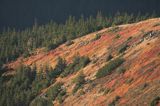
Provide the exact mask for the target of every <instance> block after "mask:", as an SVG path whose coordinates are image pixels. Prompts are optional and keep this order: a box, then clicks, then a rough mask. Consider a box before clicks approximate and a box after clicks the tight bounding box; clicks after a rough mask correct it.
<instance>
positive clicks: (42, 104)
mask: <svg viewBox="0 0 160 106" xmlns="http://www.w3.org/2000/svg"><path fill="white" fill-rule="evenodd" d="M29 106H53V104H52V102H51V101H49V100H46V99H43V98H41V97H39V98H36V99H35V100H34V102H32V103H31V104H30V105H29Z"/></svg>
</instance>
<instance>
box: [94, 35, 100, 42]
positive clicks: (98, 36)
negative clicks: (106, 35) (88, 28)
mask: <svg viewBox="0 0 160 106" xmlns="http://www.w3.org/2000/svg"><path fill="white" fill-rule="evenodd" d="M100 38H101V36H100V35H99V34H96V36H95V38H94V39H93V41H95V40H98V39H100Z"/></svg>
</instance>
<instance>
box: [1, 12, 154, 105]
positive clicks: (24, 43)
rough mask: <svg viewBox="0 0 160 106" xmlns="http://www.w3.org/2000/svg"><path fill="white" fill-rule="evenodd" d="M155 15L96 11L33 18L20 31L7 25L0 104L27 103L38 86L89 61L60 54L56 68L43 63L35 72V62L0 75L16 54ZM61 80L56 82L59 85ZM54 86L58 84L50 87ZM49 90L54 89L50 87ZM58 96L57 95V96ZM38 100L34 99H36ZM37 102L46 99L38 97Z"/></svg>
mask: <svg viewBox="0 0 160 106" xmlns="http://www.w3.org/2000/svg"><path fill="white" fill-rule="evenodd" d="M153 17H156V16H155V15H148V14H146V15H143V16H142V15H141V14H138V15H134V14H127V13H117V14H115V15H114V16H109V17H105V16H103V15H102V14H101V12H98V14H97V16H96V17H92V16H90V17H89V18H84V17H83V16H81V18H80V19H79V20H76V19H75V17H73V16H70V17H69V18H68V20H66V22H65V24H57V23H55V22H52V21H51V22H50V23H48V24H46V25H41V26H39V25H38V23H36V22H35V25H34V26H33V27H32V28H28V29H25V30H23V31H16V30H14V29H9V28H8V30H6V31H3V32H1V33H0V76H1V77H0V84H1V86H0V106H28V105H29V104H30V103H31V101H32V100H33V99H35V97H36V96H37V95H38V94H39V93H41V90H42V89H44V88H46V87H48V86H49V85H51V84H53V83H54V82H55V79H56V78H57V77H59V76H60V77H66V76H68V75H70V74H72V73H75V72H77V70H79V69H80V68H82V67H85V66H86V65H87V64H88V63H89V62H90V60H89V58H88V57H77V56H76V57H75V59H74V60H73V63H71V64H69V65H67V64H66V62H65V60H63V59H61V58H59V59H58V64H57V65H56V67H55V69H52V68H50V67H48V65H46V67H43V68H42V69H41V70H40V71H41V72H39V73H37V72H36V70H37V68H36V66H35V67H33V68H32V69H31V68H30V67H27V66H23V65H21V66H20V67H19V68H18V69H17V70H16V75H15V76H3V75H2V74H3V72H4V70H5V69H4V67H3V64H5V63H8V62H11V61H14V60H16V59H17V58H18V57H19V56H23V57H24V58H26V57H28V56H30V55H32V53H33V51H34V50H36V49H37V48H41V47H45V48H46V50H47V51H50V50H53V49H55V48H56V47H58V46H59V45H61V44H63V43H65V42H67V41H71V40H73V39H75V38H78V37H81V36H84V35H86V34H88V33H91V32H94V31H98V30H100V29H103V28H106V27H110V26H115V25H121V24H127V23H134V22H138V21H141V20H145V19H149V18H153ZM62 85H63V84H59V85H58V87H60V86H62ZM53 89H54V90H57V87H55V88H54V87H53ZM62 91H63V92H61V94H58V93H56V94H55V95H52V94H50V93H49V94H48V95H49V97H50V98H52V99H53V98H54V99H55V98H56V97H57V96H58V95H59V96H60V97H63V96H64V94H65V93H64V90H62ZM50 92H53V91H52V90H51V91H50ZM57 92H59V91H57ZM59 96H58V97H57V98H58V99H60V101H61V102H62V100H61V98H60V97H59ZM36 100H37V99H36ZM39 103H41V104H39V106H41V105H42V106H43V104H46V103H48V101H45V100H41V102H39Z"/></svg>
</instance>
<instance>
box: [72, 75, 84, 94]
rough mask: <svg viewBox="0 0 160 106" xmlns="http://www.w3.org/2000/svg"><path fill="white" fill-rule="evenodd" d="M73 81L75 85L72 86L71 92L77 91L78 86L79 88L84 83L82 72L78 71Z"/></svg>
mask: <svg viewBox="0 0 160 106" xmlns="http://www.w3.org/2000/svg"><path fill="white" fill-rule="evenodd" d="M73 82H74V83H75V84H76V85H75V87H74V88H73V91H72V93H73V94H74V93H76V92H77V91H78V89H79V88H81V87H82V86H83V84H84V83H85V76H84V74H83V73H80V74H79V75H78V76H77V77H76V78H75V79H74V80H73Z"/></svg>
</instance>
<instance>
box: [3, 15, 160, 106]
mask: <svg viewBox="0 0 160 106" xmlns="http://www.w3.org/2000/svg"><path fill="white" fill-rule="evenodd" d="M157 23H160V19H159V18H157V19H150V20H146V21H142V22H139V23H135V24H128V25H121V26H118V27H116V28H115V27H111V28H106V29H103V30H101V31H98V32H95V33H91V34H88V35H86V36H83V37H81V38H77V39H75V40H73V42H74V43H72V44H70V45H66V44H62V45H61V46H59V47H58V48H56V49H55V50H52V51H49V52H47V53H46V52H40V53H38V54H37V55H33V56H31V57H29V58H26V59H18V60H17V61H14V62H12V63H9V64H7V65H6V66H7V67H8V68H10V69H15V68H16V67H17V66H18V64H19V63H20V62H23V63H24V64H25V65H29V66H32V65H33V64H36V65H37V66H40V65H44V64H46V63H48V64H49V65H50V66H52V67H54V66H55V65H56V63H57V58H58V57H62V58H64V59H65V60H66V61H67V62H68V63H71V62H72V59H73V57H74V56H75V55H77V54H79V55H80V56H88V57H89V58H90V60H91V62H90V63H89V64H88V65H87V66H86V67H84V68H83V69H81V70H79V71H78V72H77V73H74V74H72V75H70V76H67V77H65V78H57V82H64V86H65V87H66V89H67V95H68V96H67V97H66V98H65V100H64V102H63V103H62V104H61V105H63V106H106V105H109V104H112V105H113V104H115V105H118V106H147V105H149V104H150V103H151V101H152V100H153V99H154V98H155V97H158V96H160V25H159V26H157ZM117 28H118V30H117V31H114V29H117ZM96 34H98V35H99V36H101V37H100V38H99V39H97V40H93V39H95V37H96ZM116 35H118V38H117V37H116ZM125 45H126V47H125ZM119 50H121V52H119ZM108 56H112V58H110V59H107V57H108ZM119 56H120V57H123V58H124V59H125V62H124V63H123V64H122V65H120V66H119V67H117V68H116V69H114V70H113V71H112V73H110V74H109V75H106V77H103V78H98V79H97V78H96V77H95V74H96V73H97V72H98V70H99V69H101V68H102V67H103V66H104V65H105V64H108V62H110V61H112V60H113V59H114V58H116V57H119ZM82 71H83V73H84V75H85V80H86V83H85V84H84V86H83V87H82V88H81V89H80V90H79V91H78V92H77V93H76V94H74V95H73V94H72V89H73V86H74V84H73V83H72V80H73V79H74V78H75V77H76V76H77V75H78V74H79V72H82ZM46 91H47V89H45V90H44V92H43V94H40V95H39V96H41V95H44V94H45V92H46ZM53 103H54V105H60V104H58V102H56V101H55V102H53Z"/></svg>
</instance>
